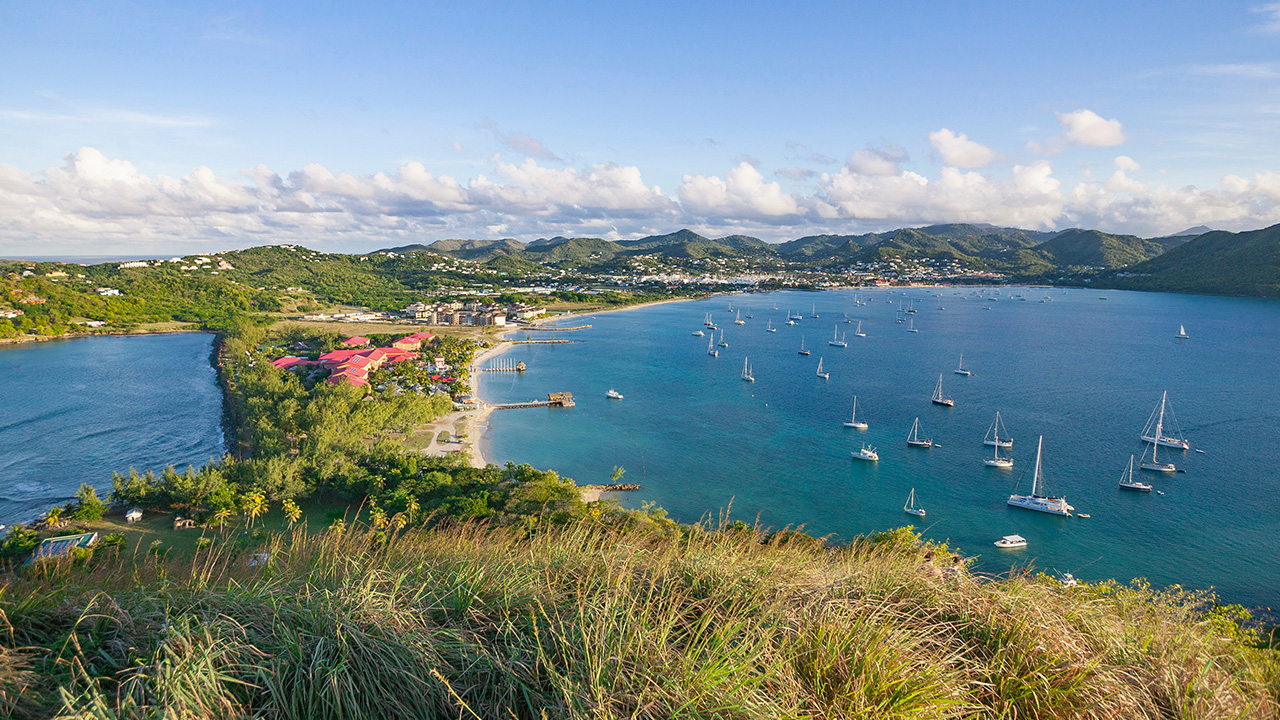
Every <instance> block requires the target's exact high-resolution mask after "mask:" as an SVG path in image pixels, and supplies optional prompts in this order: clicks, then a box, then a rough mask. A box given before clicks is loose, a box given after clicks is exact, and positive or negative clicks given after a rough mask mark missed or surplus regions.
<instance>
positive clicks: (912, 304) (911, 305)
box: [902, 300, 916, 315]
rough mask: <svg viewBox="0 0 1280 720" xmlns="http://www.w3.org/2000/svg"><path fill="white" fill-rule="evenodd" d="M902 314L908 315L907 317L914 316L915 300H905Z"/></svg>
mask: <svg viewBox="0 0 1280 720" xmlns="http://www.w3.org/2000/svg"><path fill="white" fill-rule="evenodd" d="M902 312H904V313H906V314H908V315H915V314H916V301H915V300H907V309H906V310H903V311H902Z"/></svg>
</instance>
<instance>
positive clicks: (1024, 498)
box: [1009, 435, 1075, 517]
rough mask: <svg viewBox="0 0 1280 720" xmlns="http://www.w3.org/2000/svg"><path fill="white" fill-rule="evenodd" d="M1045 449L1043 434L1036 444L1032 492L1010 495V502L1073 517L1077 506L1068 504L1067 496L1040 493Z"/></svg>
mask: <svg viewBox="0 0 1280 720" xmlns="http://www.w3.org/2000/svg"><path fill="white" fill-rule="evenodd" d="M1043 450H1044V436H1043V435H1041V436H1040V442H1039V443H1037V444H1036V471H1035V474H1034V475H1032V476H1031V494H1030V495H1010V496H1009V504H1010V505H1012V506H1014V507H1020V508H1023V509H1024V510H1035V511H1036V512H1042V513H1049V514H1051V515H1062V516H1064V517H1071V511H1072V510H1075V508H1073V507H1071V506H1070V505H1068V504H1067V499H1066V498H1065V497H1050V496H1048V495H1041V494H1040V492H1041V485H1043V484H1044V476H1043V474H1042V471H1041V466H1040V456H1041V453H1042V452H1043Z"/></svg>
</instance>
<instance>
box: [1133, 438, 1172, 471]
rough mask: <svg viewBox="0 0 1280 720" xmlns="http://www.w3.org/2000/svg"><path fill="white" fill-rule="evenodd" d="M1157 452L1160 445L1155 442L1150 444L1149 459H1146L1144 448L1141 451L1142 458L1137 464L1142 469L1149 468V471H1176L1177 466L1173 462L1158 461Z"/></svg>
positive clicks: (1158, 452)
mask: <svg viewBox="0 0 1280 720" xmlns="http://www.w3.org/2000/svg"><path fill="white" fill-rule="evenodd" d="M1159 454H1160V446H1159V445H1157V444H1153V445H1151V459H1150V460H1147V453H1146V451H1145V450H1144V451H1143V453H1142V459H1141V460H1139V461H1138V463H1139V464H1138V466H1139V467H1141V468H1142V469H1143V470H1150V471H1151V472H1161V473H1171V472H1177V470H1178V468H1177V466H1176V465H1174V464H1173V463H1167V462H1160V458H1159Z"/></svg>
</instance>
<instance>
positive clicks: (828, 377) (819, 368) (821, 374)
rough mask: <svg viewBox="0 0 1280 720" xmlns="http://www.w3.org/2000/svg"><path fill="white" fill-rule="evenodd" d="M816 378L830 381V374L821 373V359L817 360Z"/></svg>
mask: <svg viewBox="0 0 1280 720" xmlns="http://www.w3.org/2000/svg"><path fill="white" fill-rule="evenodd" d="M818 377H820V378H822V379H823V380H830V379H831V373H829V372H823V371H822V358H818Z"/></svg>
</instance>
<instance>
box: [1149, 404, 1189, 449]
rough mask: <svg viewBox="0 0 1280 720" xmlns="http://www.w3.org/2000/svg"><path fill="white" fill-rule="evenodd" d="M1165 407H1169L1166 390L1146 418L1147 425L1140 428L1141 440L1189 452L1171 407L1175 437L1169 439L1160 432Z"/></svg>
mask: <svg viewBox="0 0 1280 720" xmlns="http://www.w3.org/2000/svg"><path fill="white" fill-rule="evenodd" d="M1166 405H1169V391H1168V390H1166V391H1164V392H1163V393H1161V395H1160V404H1159V405H1157V406H1156V408H1155V409H1154V410H1152V411H1151V416H1150V417H1148V418H1147V424H1146V425H1145V426H1144V427H1143V428H1142V439H1143V440H1145V441H1147V442H1149V443H1156V444H1159V445H1163V446H1165V447H1171V448H1178V449H1179V450H1189V449H1190V448H1191V443H1190V442H1188V441H1187V439H1186V438H1184V437H1183V436H1182V428H1180V427H1178V416H1177V415H1174V413H1173V406H1172V405H1169V414H1170V415H1172V416H1173V427H1174V432H1175V433H1177V437H1169V436H1167V435H1165V434H1164V432H1163V431H1162V429H1161V428H1162V427H1163V425H1164V411H1165V406H1166Z"/></svg>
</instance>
